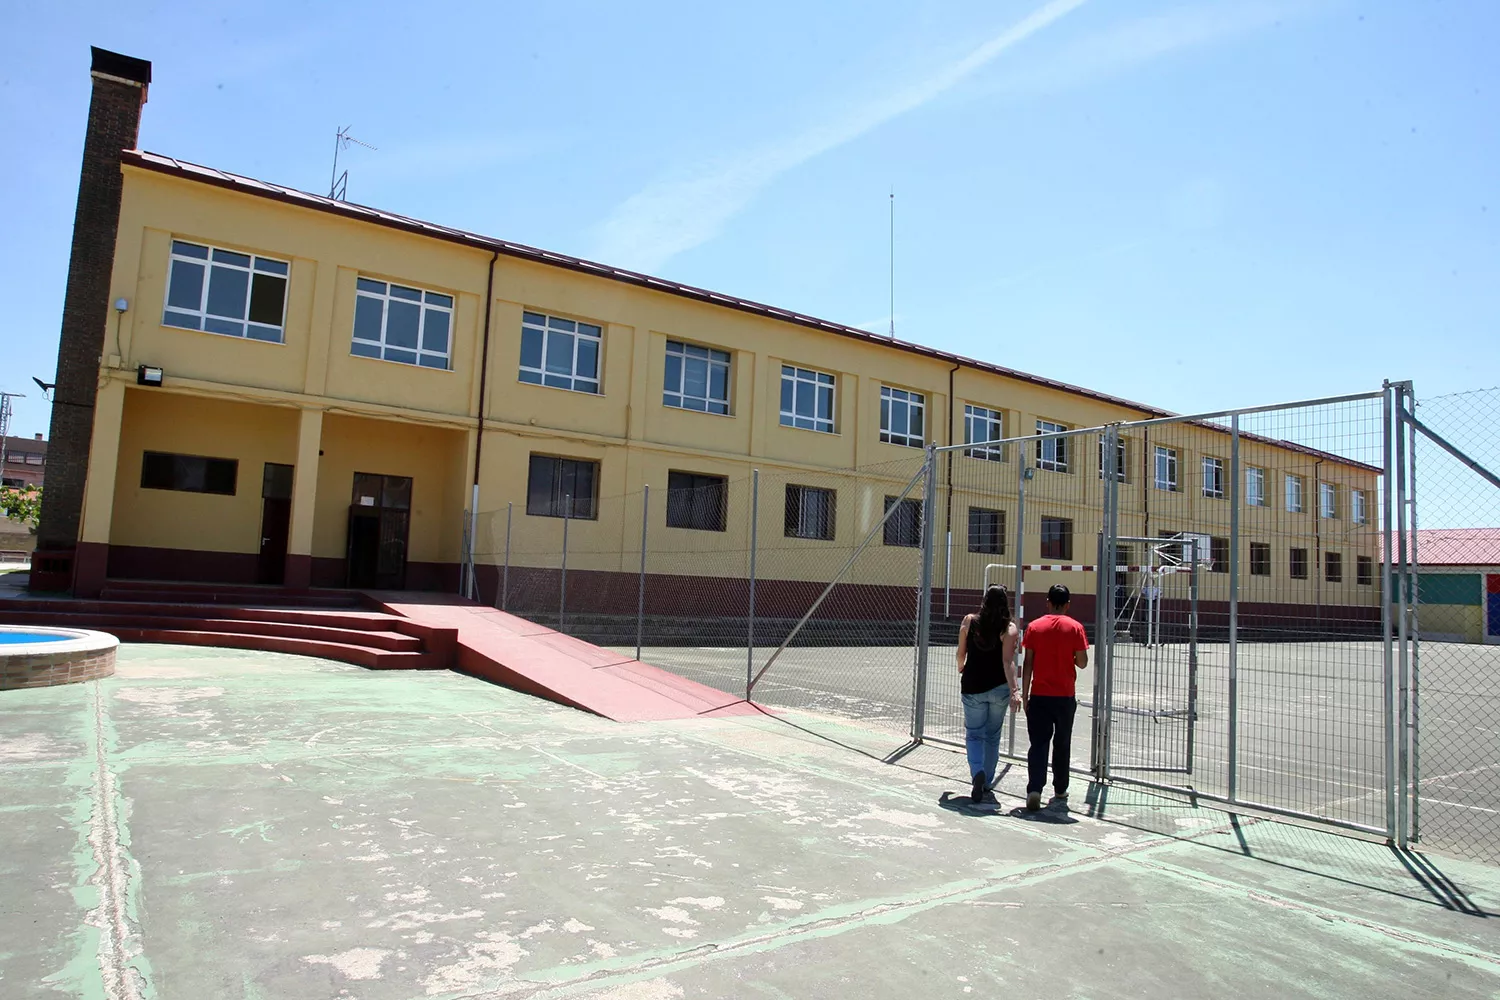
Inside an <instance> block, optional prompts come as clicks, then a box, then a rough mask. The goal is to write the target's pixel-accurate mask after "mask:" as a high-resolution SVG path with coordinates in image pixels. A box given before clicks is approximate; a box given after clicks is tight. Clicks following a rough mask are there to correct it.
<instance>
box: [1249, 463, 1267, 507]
mask: <svg viewBox="0 0 1500 1000" xmlns="http://www.w3.org/2000/svg"><path fill="white" fill-rule="evenodd" d="M1245 505H1246V506H1248V507H1264V506H1265V505H1266V470H1265V469H1258V468H1256V467H1255V466H1253V465H1249V466H1246V467H1245Z"/></svg>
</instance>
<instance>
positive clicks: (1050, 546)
mask: <svg viewBox="0 0 1500 1000" xmlns="http://www.w3.org/2000/svg"><path fill="white" fill-rule="evenodd" d="M1042 558H1043V559H1060V560H1062V561H1063V562H1070V561H1072V559H1073V522H1072V521H1070V520H1068V519H1067V518H1065V517H1044V518H1042Z"/></svg>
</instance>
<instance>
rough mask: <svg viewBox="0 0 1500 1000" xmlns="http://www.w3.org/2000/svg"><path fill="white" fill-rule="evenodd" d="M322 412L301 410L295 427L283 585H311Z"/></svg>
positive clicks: (299, 586) (321, 438)
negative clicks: (297, 424)
mask: <svg viewBox="0 0 1500 1000" xmlns="http://www.w3.org/2000/svg"><path fill="white" fill-rule="evenodd" d="M322 444H323V411H322V410H306V409H305V410H303V411H302V420H301V423H300V424H299V426H298V428H297V471H296V475H295V476H294V477H293V480H292V524H291V529H290V530H289V532H288V533H287V544H286V585H287V586H288V587H297V588H301V587H309V586H311V585H312V542H313V516H314V512H315V511H316V510H317V505H318V457H319V455H320V454H321V453H322V452H321V446H322Z"/></svg>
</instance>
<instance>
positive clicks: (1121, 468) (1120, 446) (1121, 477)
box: [1099, 434, 1130, 483]
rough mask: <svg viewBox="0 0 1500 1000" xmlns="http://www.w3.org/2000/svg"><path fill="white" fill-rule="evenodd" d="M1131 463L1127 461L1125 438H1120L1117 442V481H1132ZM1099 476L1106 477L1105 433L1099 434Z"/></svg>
mask: <svg viewBox="0 0 1500 1000" xmlns="http://www.w3.org/2000/svg"><path fill="white" fill-rule="evenodd" d="M1129 470H1130V467H1129V465H1128V464H1127V463H1126V461H1125V439H1124V438H1119V439H1118V440H1117V441H1116V442H1115V481H1116V482H1120V483H1125V482H1129V481H1130V476H1129V475H1128V473H1129ZM1099 478H1100V479H1103V478H1104V435H1103V434H1100V435H1099Z"/></svg>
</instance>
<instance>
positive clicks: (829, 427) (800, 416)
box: [781, 365, 834, 434]
mask: <svg viewBox="0 0 1500 1000" xmlns="http://www.w3.org/2000/svg"><path fill="white" fill-rule="evenodd" d="M833 388H834V377H833V376H832V375H830V374H828V373H827V372H819V371H813V370H812V369H810V368H796V367H793V366H792V365H782V366H781V426H783V427H800V428H802V429H803V430H805V431H822V432H823V433H825V434H832V433H833Z"/></svg>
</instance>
